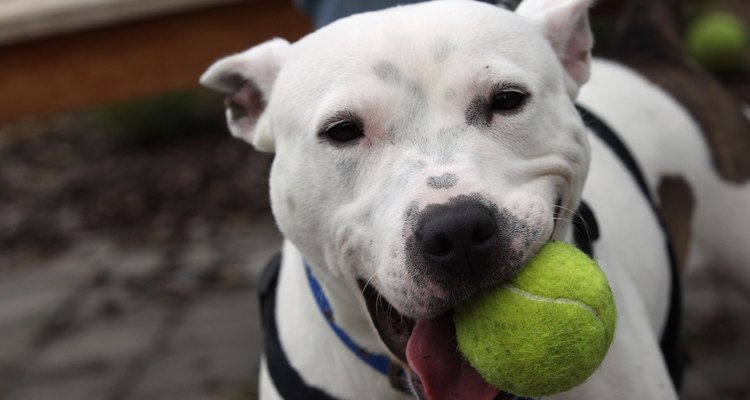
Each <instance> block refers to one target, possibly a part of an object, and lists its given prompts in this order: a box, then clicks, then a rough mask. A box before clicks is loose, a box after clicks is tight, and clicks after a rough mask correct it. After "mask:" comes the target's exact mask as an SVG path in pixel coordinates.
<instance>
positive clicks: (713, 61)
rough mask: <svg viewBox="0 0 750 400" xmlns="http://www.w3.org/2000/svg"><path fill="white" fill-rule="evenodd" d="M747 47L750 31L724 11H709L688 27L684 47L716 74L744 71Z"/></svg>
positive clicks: (737, 19)
mask: <svg viewBox="0 0 750 400" xmlns="http://www.w3.org/2000/svg"><path fill="white" fill-rule="evenodd" d="M747 45H748V32H747V29H746V28H745V26H744V24H743V23H742V21H741V20H740V19H739V18H737V17H735V16H734V15H732V14H729V13H727V12H724V11H709V12H706V13H704V14H703V15H701V16H699V17H698V18H697V19H696V20H695V21H693V23H692V24H690V26H689V27H688V30H687V32H686V36H685V46H686V50H687V51H688V54H690V56H691V57H692V58H693V59H694V60H696V61H697V62H698V63H699V64H701V65H702V66H703V67H705V68H707V69H709V70H711V71H714V72H720V73H721V72H732V71H737V70H740V69H742V67H743V63H744V61H745V56H746V51H747Z"/></svg>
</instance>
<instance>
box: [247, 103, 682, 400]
mask: <svg viewBox="0 0 750 400" xmlns="http://www.w3.org/2000/svg"><path fill="white" fill-rule="evenodd" d="M577 109H578V112H579V113H580V114H581V118H582V119H583V121H584V123H585V124H586V126H587V127H588V128H589V129H591V131H593V132H594V133H595V134H596V135H597V136H598V137H599V138H600V139H601V140H602V141H604V142H605V143H606V144H607V145H608V146H609V147H610V148H611V149H612V150H613V151H614V152H615V154H617V156H618V157H619V158H620V160H621V161H622V163H623V164H624V165H625V167H626V168H627V169H628V170H629V171H630V173H631V174H632V175H633V178H634V179H635V181H636V183H637V184H638V187H639V188H640V190H641V193H642V194H643V196H644V197H645V199H646V200H647V201H648V202H649V204H650V205H651V208H652V210H653V212H654V217H655V218H657V220H658V221H659V223H660V224H661V227H662V229H664V224H663V222H662V220H661V214H660V213H659V210H658V208H657V206H656V203H654V201H653V199H652V198H651V194H650V192H649V190H648V186H647V185H646V180H645V178H644V175H643V173H642V172H641V170H640V168H639V167H638V164H637V163H636V161H635V159H634V158H633V156H632V155H631V153H630V152H629V151H628V149H627V147H626V146H625V144H624V143H623V142H622V141H621V140H620V139H619V137H617V136H616V135H615V134H614V132H613V131H612V130H611V129H610V128H609V127H608V126H607V125H606V124H604V123H603V122H602V121H601V120H600V119H598V118H596V117H595V116H594V115H592V114H591V113H590V112H588V111H587V110H585V109H583V108H582V107H580V106H577ZM572 223H573V236H574V241H575V243H576V246H578V248H580V249H581V250H582V251H584V252H585V253H586V254H588V255H589V257H593V256H594V241H596V240H598V239H599V237H600V231H599V225H598V223H597V222H596V217H595V216H594V213H593V211H592V210H591V208H589V206H588V205H587V204H586V202H585V201H582V202H581V204H580V206H579V208H578V212H576V213H575V215H574V217H573V221H572ZM666 237H667V240H666V243H665V244H664V245H665V246H666V248H667V252H668V254H669V258H670V266H671V273H672V280H671V298H670V307H669V314H668V317H667V326H666V328H665V330H664V333H663V336H662V339H661V351H662V353H663V356H664V359H665V360H666V364H667V367H668V369H669V373H670V376H671V378H672V382H673V384H674V385H675V387H677V388H679V386H680V382H681V379H682V365H681V363H680V359H679V357H678V337H679V325H680V312H681V297H680V285H679V282H678V279H677V267H676V263H675V259H674V253H673V251H672V246H671V243H670V242H669V238H668V236H666ZM280 270H281V254H277V255H275V256H274V257H273V258H272V259H271V260H270V261H269V263H268V265H267V266H266V268H265V270H264V271H263V274H262V275H261V278H260V280H259V283H258V286H259V288H258V289H259V294H260V308H261V310H260V311H261V320H262V327H263V331H264V335H263V352H264V354H265V359H266V364H267V367H268V372H269V374H270V376H271V380H272V381H273V383H274V386H275V388H276V390H277V391H278V392H279V394H280V395H281V397H282V398H284V399H286V400H336V399H335V398H334V397H333V396H331V395H329V394H328V393H326V392H325V391H324V390H323V389H320V388H316V387H313V386H310V385H308V384H307V383H306V382H305V381H304V379H302V377H301V376H300V374H299V373H298V372H297V370H296V369H294V367H292V365H291V364H290V363H289V359H288V358H287V356H286V353H285V352H284V348H283V347H282V345H281V342H280V340H279V334H278V330H277V327H276V287H277V283H278V277H279V271H280ZM392 365H394V366H395V365H396V364H395V363H392ZM388 375H389V377H390V380H391V385H392V386H393V387H394V388H395V389H397V390H400V391H402V392H404V393H410V391H409V389H408V388H407V387H406V386H405V385H404V384H403V379H400V378H401V377H402V376H403V371H402V370H401V369H400V368H399V367H396V368H394V369H393V370H392V371H389V374H388ZM506 396H508V395H506ZM506 398H508V399H512V398H513V397H512V396H510V397H506Z"/></svg>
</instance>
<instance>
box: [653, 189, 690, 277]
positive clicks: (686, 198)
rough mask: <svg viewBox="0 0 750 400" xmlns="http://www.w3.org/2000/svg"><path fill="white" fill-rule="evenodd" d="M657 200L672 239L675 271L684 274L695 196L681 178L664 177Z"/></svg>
mask: <svg viewBox="0 0 750 400" xmlns="http://www.w3.org/2000/svg"><path fill="white" fill-rule="evenodd" d="M658 191H659V200H660V207H661V214H662V218H663V219H664V225H665V228H666V230H667V233H668V234H669V237H670V238H671V239H672V247H673V249H674V256H675V262H676V263H677V269H678V271H680V272H684V271H685V268H686V267H687V265H686V263H687V259H688V254H689V252H690V241H691V239H692V220H693V211H694V210H695V196H694V195H693V190H692V189H691V187H690V184H688V182H687V181H686V180H685V179H684V178H682V177H676V176H672V177H666V178H664V179H662V181H661V182H659V188H658Z"/></svg>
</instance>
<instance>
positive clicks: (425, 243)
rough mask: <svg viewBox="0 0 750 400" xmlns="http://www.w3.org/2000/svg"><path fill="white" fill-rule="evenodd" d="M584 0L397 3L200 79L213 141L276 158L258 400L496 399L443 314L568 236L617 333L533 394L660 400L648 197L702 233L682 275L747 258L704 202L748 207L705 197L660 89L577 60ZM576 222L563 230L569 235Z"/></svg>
mask: <svg viewBox="0 0 750 400" xmlns="http://www.w3.org/2000/svg"><path fill="white" fill-rule="evenodd" d="M591 2H592V0H525V1H524V2H523V3H521V5H520V7H519V8H518V9H517V10H516V12H511V11H508V10H505V9H502V8H499V7H493V6H491V5H488V4H484V3H477V2H469V1H439V2H433V3H425V4H420V5H414V6H404V7H397V8H393V9H388V10H384V11H380V12H374V13H367V14H361V15H356V16H353V17H349V18H346V19H343V20H340V21H337V22H335V23H333V24H331V25H329V26H327V27H325V28H323V29H321V30H319V31H317V32H315V33H313V34H311V35H309V36H307V37H305V38H303V39H302V40H300V41H298V42H296V43H294V44H289V43H288V42H286V41H284V40H280V39H276V40H272V41H269V42H266V43H263V44H260V45H258V46H256V47H253V48H251V49H250V50H248V51H246V52H244V53H240V54H237V55H233V56H230V57H227V58H225V59H223V60H220V61H219V62H217V63H216V64H214V65H213V66H212V67H211V68H210V69H209V70H208V71H207V72H206V73H205V74H204V75H203V77H202V78H201V82H202V83H203V84H204V85H207V86H209V87H211V88H214V89H217V90H220V91H222V92H225V93H227V94H228V95H229V97H228V103H227V104H228V109H227V118H228V121H229V126H230V129H231V131H232V133H233V134H234V135H236V136H238V137H241V138H244V139H245V140H247V141H248V142H250V143H252V144H253V146H255V147H256V148H257V149H258V150H261V151H267V152H275V153H276V156H275V160H274V163H273V168H272V171H271V200H272V207H273V212H274V215H275V217H276V219H277V222H278V226H279V228H280V230H281V231H282V232H283V234H284V235H285V237H286V241H285V243H284V247H283V253H282V260H281V269H280V272H278V276H275V275H273V274H270V275H269V276H267V277H266V280H267V282H266V284H267V285H271V287H270V288H266V299H265V300H266V301H265V304H264V307H265V308H266V311H268V313H269V314H270V318H267V319H266V321H265V325H266V326H265V328H266V344H265V345H266V354H265V356H264V360H263V365H262V372H261V397H262V398H263V399H274V398H280V397H285V398H287V399H294V398H302V399H316V398H321V399H330V398H336V399H402V398H404V399H405V398H413V397H412V396H413V395H412V394H410V393H413V394H415V395H417V396H419V397H421V398H430V399H447V398H455V399H479V398H488V399H492V398H496V397H497V398H512V396H511V395H510V394H504V393H502V392H499V391H498V390H496V389H493V388H490V387H489V386H488V385H487V384H486V383H484V382H483V381H482V380H481V378H478V375H477V374H476V372H475V371H473V370H472V369H471V368H470V367H467V365H466V364H465V363H464V362H462V360H461V358H460V356H458V354H457V352H456V349H455V343H454V339H453V334H454V333H453V331H452V325H451V324H450V319H449V318H450V313H451V309H452V308H453V307H454V306H455V305H456V304H457V303H458V302H460V301H462V300H463V299H465V298H467V297H468V296H470V295H471V294H472V293H474V292H475V291H476V290H478V289H480V288H482V287H486V286H490V285H497V284H499V283H501V282H503V281H505V280H507V279H509V278H510V277H512V276H513V275H514V274H515V273H516V272H518V270H519V269H520V268H522V266H523V265H524V264H525V263H526V261H528V260H529V258H530V257H531V256H533V255H534V254H535V253H536V252H537V250H538V249H539V248H540V247H541V246H542V245H543V244H544V243H546V242H547V241H549V240H565V241H569V242H572V241H574V239H575V237H576V236H577V235H576V230H577V229H578V232H579V233H580V230H581V229H584V228H586V229H589V232H587V233H588V234H589V236H592V235H593V236H594V238H596V237H597V236H599V239H598V240H596V242H595V246H594V247H595V257H596V258H597V259H598V261H599V263H600V265H601V266H602V268H603V269H604V271H605V273H606V274H607V276H608V278H609V280H610V283H611V286H612V289H613V291H614V293H615V296H616V301H617V305H618V312H619V318H618V322H617V331H616V335H615V339H614V342H613V344H612V346H611V348H610V351H609V353H608V354H607V356H606V358H605V359H604V362H603V364H602V365H601V367H600V368H599V369H598V370H597V371H596V372H595V373H594V375H593V376H591V377H590V378H589V379H588V380H587V381H586V382H585V383H584V384H582V385H581V386H579V387H577V388H574V389H573V390H571V391H569V392H566V393H562V394H559V395H556V396H553V397H551V398H555V399H579V400H580V399H599V400H601V399H614V400H617V399H622V400H625V399H660V400H663V399H676V398H677V394H676V389H675V386H674V385H673V382H672V379H671V378H670V373H669V371H668V366H667V364H668V363H667V361H666V360H667V359H665V356H664V354H663V352H662V350H663V348H662V346H661V345H660V342H662V337H663V335H664V334H665V330H667V325H668V322H669V319H670V315H671V316H672V317H674V316H675V315H676V313H675V309H676V308H675V307H676V305H675V304H673V303H671V302H670V299H672V298H673V295H674V292H673V290H674V288H675V287H676V285H674V284H673V283H672V282H673V278H674V277H673V276H672V275H673V272H672V271H671V270H670V254H669V250H668V246H667V245H666V243H667V241H668V240H667V237H666V234H665V232H664V230H663V229H662V226H661V224H660V222H659V219H658V217H657V215H656V214H655V209H654V207H653V205H652V204H651V203H649V201H648V195H649V194H650V195H652V196H656V194H657V193H658V186H659V184H660V182H662V180H663V179H664V178H665V177H669V176H673V175H678V176H680V177H682V179H684V180H686V181H687V182H689V183H690V185H691V187H692V188H693V189H692V190H693V195H694V197H695V202H696V203H697V204H698V206H697V208H696V210H695V213H694V218H695V221H696V224H700V225H701V227H700V229H696V231H695V232H694V235H693V238H692V239H693V243H694V245H693V246H692V247H691V249H692V250H691V256H692V258H691V260H692V262H695V263H697V262H703V261H705V260H706V259H707V257H709V256H712V255H716V254H720V255H721V256H722V257H723V258H724V259H725V260H744V259H748V258H750V250H749V249H750V246H747V245H738V244H737V243H738V242H741V241H742V240H737V239H736V238H741V237H744V236H743V235H742V233H743V231H742V230H741V229H740V228H744V227H748V226H750V214H748V213H747V212H744V211H743V212H742V213H740V214H736V213H734V214H733V213H724V214H723V215H725V216H724V217H721V216H720V215H722V214H712V213H711V210H710V207H708V206H716V207H717V208H719V209H721V208H723V209H725V210H726V209H727V208H729V207H730V206H731V204H732V203H731V202H732V201H735V202H737V201H738V200H737V199H744V200H743V201H744V203H742V204H744V205H747V204H748V199H750V186H748V185H747V184H744V185H728V184H727V183H725V182H724V181H722V179H721V177H720V176H719V174H718V173H716V172H715V171H714V170H713V168H712V164H711V160H710V154H709V151H708V150H707V149H706V145H705V142H704V139H703V137H702V134H701V132H700V130H699V128H698V125H697V124H696V123H695V122H694V120H693V119H691V117H690V115H689V114H688V113H687V112H686V111H685V109H684V108H682V107H681V106H680V105H678V103H676V102H675V101H673V100H672V99H671V98H670V97H669V96H668V95H667V94H666V93H665V92H663V91H662V90H660V89H658V88H657V87H656V86H654V85H652V84H650V83H649V82H648V81H646V80H645V79H644V78H642V77H641V76H639V75H637V74H636V73H634V72H633V71H631V70H629V69H627V68H625V67H623V66H620V65H617V64H614V63H611V62H605V61H598V60H594V61H592V60H591V58H590V50H591V47H592V37H591V33H590V30H589V24H588V17H587V10H588V8H589V6H590V5H591ZM590 76H591V79H589V77H590ZM586 82H588V83H587V84H586V86H585V87H584V88H583V89H582V86H583V85H584V83H586ZM576 103H578V104H579V105H582V106H583V107H584V108H585V109H587V110H588V111H589V112H591V114H588V113H586V112H583V113H584V114H583V115H584V118H582V117H581V114H580V113H579V111H578V110H577V109H576V106H575V104H576ZM593 115H597V116H599V117H601V118H602V120H604V121H606V123H607V124H608V125H610V126H612V127H614V128H615V129H614V130H615V131H617V132H618V133H619V134H620V135H622V136H621V139H622V142H623V143H624V146H621V145H622V143H619V142H618V141H617V140H615V141H614V142H612V141H611V140H609V141H608V139H607V137H608V136H607V135H608V134H609V133H607V132H606V129H605V128H603V127H602V126H601V123H600V122H597V121H595V120H594V117H593ZM585 122H589V124H588V126H587V124H585ZM597 127H598V128H600V129H604V131H605V133H604V137H603V136H602V133H601V132H599V133H596V132H592V129H594V128H597ZM595 130H596V129H595ZM627 149H630V151H632V153H633V154H635V155H637V156H636V157H635V158H631V156H630V155H629V152H628V151H627ZM621 150H623V151H621ZM633 161H635V162H634V163H632V162H633ZM631 163H632V164H635V165H636V166H635V167H634V166H633V165H629V164H631ZM638 166H640V169H642V171H643V174H642V175H641V174H640V173H639V172H638V170H639V168H638ZM628 167H630V170H629V168H628ZM584 184H585V185H584ZM639 185H641V186H639ZM582 200H583V201H585V203H586V204H588V205H589V206H590V209H591V210H593V215H594V216H595V218H596V221H598V226H599V230H600V231H601V232H600V233H601V234H600V235H597V232H596V230H597V229H596V226H594V224H595V222H594V220H593V219H592V218H591V213H590V212H589V211H588V210H589V209H588V208H586V209H583V208H581V204H582ZM740 204H741V203H734V205H736V206H739V205H740ZM576 210H581V213H582V214H585V215H584V216H588V218H584V220H585V221H584V222H585V223H584V224H579V225H576V224H571V221H572V220H574V219H575V218H576V217H575V215H576V214H575V211H576ZM717 218H723V219H719V220H717ZM703 224H705V226H703ZM696 226H697V225H696ZM733 227H740V228H736V229H735V228H733ZM584 233H586V232H584ZM745 233H746V232H745ZM578 236H581V235H578ZM584 236H585V235H584ZM743 240H744V239H743ZM579 244H580V243H579ZM698 245H700V246H698ZM698 256H701V257H698ZM273 285H277V286H273ZM269 293H270V294H269ZM670 310H671V311H670ZM445 321H448V323H447V324H446V323H445ZM672 322H673V323H675V321H674V320H673V321H672ZM669 329H671V328H669ZM667 334H669V333H667ZM405 381H408V385H407V386H409V387H408V388H404V382H405Z"/></svg>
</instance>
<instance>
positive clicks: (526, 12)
mask: <svg viewBox="0 0 750 400" xmlns="http://www.w3.org/2000/svg"><path fill="white" fill-rule="evenodd" d="M593 2H594V0H524V1H522V2H521V4H520V5H519V6H518V8H517V9H516V13H517V14H519V15H521V16H523V17H525V18H527V19H529V20H530V21H531V22H532V23H533V24H534V25H536V26H537V27H538V28H539V29H541V30H542V33H543V34H544V36H545V37H546V38H547V40H548V41H549V42H550V44H551V45H552V48H553V49H554V50H555V52H556V53H557V56H558V58H559V59H560V62H561V63H562V65H563V67H564V68H565V71H566V72H567V76H566V79H565V85H566V88H567V89H568V93H569V94H570V96H571V98H575V97H576V96H578V90H579V89H580V88H581V86H582V85H583V84H584V83H586V81H588V79H589V72H590V66H591V49H592V48H593V47H594V37H593V35H592V34H591V28H590V26H589V17H588V9H589V7H591V4H592V3H593Z"/></svg>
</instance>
